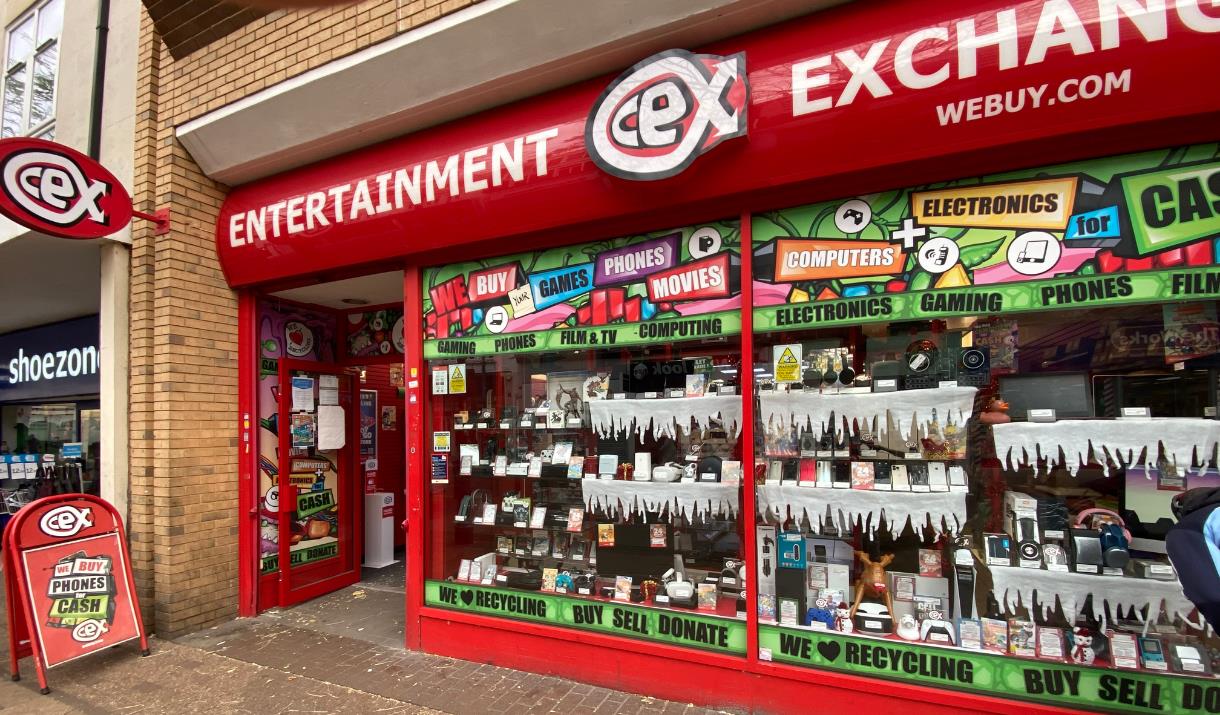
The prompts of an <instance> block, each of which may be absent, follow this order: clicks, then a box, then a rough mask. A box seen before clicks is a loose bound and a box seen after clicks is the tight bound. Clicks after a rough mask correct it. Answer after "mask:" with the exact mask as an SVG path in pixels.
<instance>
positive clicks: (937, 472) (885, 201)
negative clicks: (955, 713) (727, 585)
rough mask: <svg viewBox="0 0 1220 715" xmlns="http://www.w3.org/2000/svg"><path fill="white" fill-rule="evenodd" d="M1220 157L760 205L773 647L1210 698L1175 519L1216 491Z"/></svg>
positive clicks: (1152, 697)
mask: <svg viewBox="0 0 1220 715" xmlns="http://www.w3.org/2000/svg"><path fill="white" fill-rule="evenodd" d="M1215 149H1216V148H1215V147H1214V146H1204V147H1187V148H1181V149H1174V150H1166V151H1161V152H1150V153H1148V154H1143V155H1134V156H1123V157H1111V158H1107V159H1103V160H1097V161H1092V162H1082V163H1079V164H1073V165H1067V166H1059V167H1049V168H1040V169H1037V170H1030V171H1022V172H1013V173H1011V174H1008V175H1004V176H997V177H988V178H986V179H981V180H963V181H959V182H949V183H947V184H939V185H935V186H928V187H920V188H916V189H910V190H901V191H892V192H885V193H882V194H875V195H871V196H866V197H857V198H851V199H846V200H841V201H835V202H827V203H824V204H817V205H813V206H806V207H800V208H796V209H791V210H787V211H777V212H771V213H762V214H758V215H757V216H755V218H754V221H753V229H754V230H753V239H754V246H755V249H754V272H753V274H754V277H755V283H754V295H755V306H756V307H755V321H754V322H755V326H756V329H757V330H758V332H757V333H756V334H755V335H754V339H753V345H754V362H755V364H756V365H758V366H759V367H757V368H755V385H756V391H757V400H756V404H755V411H754V414H753V419H754V437H755V439H754V477H755V489H756V503H757V517H756V518H757V521H756V523H755V537H756V538H755V547H756V549H757V559H758V561H757V564H758V567H757V579H758V593H759V596H758V619H759V623H760V626H759V645H760V649H761V657H763V658H770V659H774V660H776V661H780V662H785V663H792V664H798V665H806V666H813V667H819V668H830V669H834V670H842V671H847V672H855V673H863V674H868V675H874V676H880V677H888V678H898V679H905V680H910V681H915V682H921V683H927V684H938V685H942V686H949V687H956V688H962V689H966V690H974V691H976V692H988V693H993V694H1000V695H1006V696H1010V697H1022V698H1031V699H1035V700H1042V701H1048V702H1057V703H1060V704H1078V705H1086V706H1090V707H1101V708H1113V709H1131V710H1139V709H1141V708H1143V709H1152V710H1166V711H1169V710H1175V709H1180V711H1190V710H1192V709H1197V708H1200V707H1204V705H1205V703H1206V698H1207V697H1208V695H1207V694H1208V693H1210V692H1214V691H1213V690H1212V689H1211V688H1210V685H1209V680H1210V679H1211V678H1212V677H1213V674H1214V669H1215V668H1216V665H1217V662H1216V654H1217V650H1216V646H1217V645H1220V642H1218V641H1217V640H1216V639H1215V637H1214V633H1213V632H1212V631H1211V629H1210V628H1209V627H1208V626H1207V625H1206V624H1205V623H1204V621H1203V620H1202V618H1201V617H1200V616H1199V615H1198V613H1197V611H1196V610H1195V609H1194V605H1193V604H1192V603H1191V602H1190V601H1189V600H1187V599H1186V597H1185V596H1184V595H1183V591H1182V587H1181V583H1180V582H1179V578H1178V574H1177V572H1176V571H1175V568H1174V566H1173V565H1171V564H1170V562H1169V559H1168V557H1167V556H1166V548H1165V536H1166V532H1167V531H1168V529H1169V528H1170V527H1171V526H1172V524H1173V523H1174V519H1173V517H1172V513H1171V500H1172V498H1173V497H1174V495H1176V494H1180V493H1182V492H1183V491H1185V490H1187V489H1191V488H1196V487H1213V486H1216V485H1217V483H1218V480H1220V473H1218V472H1217V468H1216V449H1217V443H1218V441H1220V422H1217V420H1216V405H1217V385H1218V377H1220V372H1218V370H1217V368H1220V323H1218V322H1217V306H1216V303H1215V302H1214V300H1209V299H1206V298H1204V299H1198V298H1199V297H1202V296H1211V295H1213V293H1212V292H1211V291H1212V288H1209V287H1208V286H1209V281H1214V280H1215V272H1214V270H1213V269H1212V266H1213V265H1214V263H1215V258H1216V256H1215V250H1216V248H1215V246H1214V245H1213V241H1212V240H1211V238H1210V237H1209V235H1208V231H1209V230H1210V229H1204V228H1202V227H1201V226H1200V225H1199V224H1197V223H1194V221H1195V220H1203V219H1206V216H1205V215H1204V214H1207V215H1210V213H1209V211H1210V209H1208V208H1207V207H1205V206H1203V205H1202V204H1198V203H1197V201H1196V199H1198V198H1199V197H1201V196H1203V195H1204V194H1205V193H1206V191H1207V189H1205V188H1204V184H1205V183H1206V181H1207V180H1208V177H1211V178H1213V179H1214V178H1215V175H1216V164H1215V161H1214V157H1215ZM1200 192H1203V193H1200ZM1182 201H1185V203H1182ZM1192 207H1193V208H1192ZM1183 211H1186V214H1183V213H1182V212H1183ZM1187 214H1189V215H1191V216H1192V219H1191V221H1182V220H1180V219H1181V217H1182V216H1184V215H1187ZM1152 237H1155V238H1152ZM1150 239H1151V240H1150ZM1173 298H1176V299H1177V300H1178V301H1181V302H1165V301H1167V300H1169V299H1173ZM1191 298H1196V299H1195V300H1191ZM1179 566H1180V565H1179ZM1199 568H1213V566H1212V565H1211V564H1199ZM1207 707H1210V706H1207Z"/></svg>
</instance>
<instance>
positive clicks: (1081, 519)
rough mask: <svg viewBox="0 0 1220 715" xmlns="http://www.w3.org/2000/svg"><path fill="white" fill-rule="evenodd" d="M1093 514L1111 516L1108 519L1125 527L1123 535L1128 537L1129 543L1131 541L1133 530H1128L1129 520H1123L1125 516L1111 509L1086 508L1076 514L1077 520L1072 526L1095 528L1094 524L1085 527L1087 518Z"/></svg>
mask: <svg viewBox="0 0 1220 715" xmlns="http://www.w3.org/2000/svg"><path fill="white" fill-rule="evenodd" d="M1091 516H1105V517H1109V519H1107V521H1113V522H1115V523H1117V524H1118V525H1119V526H1121V527H1122V529H1123V536H1125V537H1127V543H1128V544H1129V543H1131V532H1130V531H1128V530H1127V522H1125V521H1123V518H1122V517H1121V516H1119V515H1118V514H1116V513H1114V512H1112V511H1110V510H1109V509H1085V510H1084V511H1082V512H1080V513H1079V514H1077V515H1076V522H1075V523H1074V524H1072V527H1073V528H1076V529H1080V528H1090V529H1091V528H1093V526H1092V525H1089V526H1088V527H1085V520H1086V519H1087V518H1088V517H1091Z"/></svg>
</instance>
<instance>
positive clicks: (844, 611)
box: [835, 601, 856, 633]
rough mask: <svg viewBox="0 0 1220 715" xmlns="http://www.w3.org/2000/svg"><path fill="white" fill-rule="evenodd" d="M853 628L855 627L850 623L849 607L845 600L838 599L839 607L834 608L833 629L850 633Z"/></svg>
mask: <svg viewBox="0 0 1220 715" xmlns="http://www.w3.org/2000/svg"><path fill="white" fill-rule="evenodd" d="M855 629H856V627H855V626H853V625H852V623H851V609H849V608H848V607H847V604H846V603H845V602H842V601H840V602H839V607H838V608H836V609H835V630H836V631H838V632H840V633H851V632H852V631H854V630H855Z"/></svg>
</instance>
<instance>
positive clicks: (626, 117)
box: [585, 50, 750, 181]
mask: <svg viewBox="0 0 1220 715" xmlns="http://www.w3.org/2000/svg"><path fill="white" fill-rule="evenodd" d="M749 99H750V90H749V84H748V82H747V79H746V57H745V53H738V54H736V55H732V56H729V57H723V56H720V55H696V54H693V53H690V52H687V51H685V50H668V51H665V52H662V53H660V54H657V55H653V56H652V57H649V58H648V59H646V60H644V61H643V62H640V63H639V64H637V65H635V66H634V67H632V68H631V69H629V70H627V71H626V72H624V73H623V74H622V75H621V76H619V78H618V79H616V80H614V81H613V82H611V83H610V86H609V87H607V88H606V90H605V91H604V92H602V94H601V96H600V97H599V98H598V100H597V102H596V103H595V104H594V106H593V110H592V111H591V112H590V113H589V118H588V120H587V121H586V122H585V149H586V150H587V151H588V152H589V157H590V158H592V159H593V163H595V164H597V165H598V166H599V167H601V169H602V170H604V171H605V172H606V173H608V174H612V175H614V176H617V177H620V178H623V179H631V180H634V181H653V180H656V179H665V178H668V177H670V176H674V175H676V174H679V173H681V172H682V171H683V170H685V169H686V167H688V166H690V165H691V163H692V162H693V161H694V160H695V159H697V158H698V157H699V156H700V155H701V154H704V153H705V152H708V151H710V150H711V149H712V148H713V147H715V146H716V145H717V144H719V143H720V142H722V141H724V140H726V139H732V138H733V137H740V136H744V135H745V133H746V106H747V104H748V103H749Z"/></svg>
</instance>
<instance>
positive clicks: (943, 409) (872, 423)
mask: <svg viewBox="0 0 1220 715" xmlns="http://www.w3.org/2000/svg"><path fill="white" fill-rule="evenodd" d="M977 393H978V388H975V387H942V388H938V389H926V390H902V391H899V392H841V393H835V392H813V391H807V392H806V391H801V392H770V393H762V394H761V395H760V396H759V398H758V400H759V405H760V412H759V417H760V419H761V421H762V424H763V426H764V427H766V428H767V429H773V428H775V427H783V426H788V425H795V426H796V427H798V428H799V427H808V428H809V429H813V430H815V431H816V430H826V429H830V427H831V426H832V425H831V419H832V415H833V417H834V419H836V420H839V421H841V420H842V419H843V418H846V419H847V420H848V422H851V421H860V422H862V423H863V425H862V426H863V427H865V428H866V429H869V430H874V427H875V433H876V434H879V435H888V436H889V437H890V438H891V439H892V438H893V437H894V436H895V435H897V436H900V437H901V438H902V440H903V441H914V440H916V439H917V438H920V437H927V436H928V424H929V423H930V422H931V421H932V412H933V411H935V412H936V416H937V419H938V420H939V421H940V422H941V424H942V425H943V424H945V423H946V421H948V420H952V421H953V422H954V423H956V424H958V425H964V424H965V423H966V420H968V419H970V416H971V415H972V414H973V413H974V397H975V395H976V394H977ZM834 426H835V427H836V430H837V428H838V426H839V425H834Z"/></svg>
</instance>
